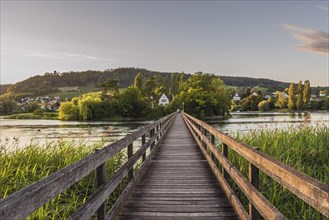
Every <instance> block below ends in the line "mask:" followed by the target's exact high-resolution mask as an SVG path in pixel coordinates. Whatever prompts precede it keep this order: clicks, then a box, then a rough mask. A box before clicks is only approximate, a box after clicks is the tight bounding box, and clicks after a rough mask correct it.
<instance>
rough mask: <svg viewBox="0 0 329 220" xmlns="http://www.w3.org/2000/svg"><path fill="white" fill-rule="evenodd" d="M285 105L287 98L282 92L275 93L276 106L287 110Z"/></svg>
mask: <svg viewBox="0 0 329 220" xmlns="http://www.w3.org/2000/svg"><path fill="white" fill-rule="evenodd" d="M287 104H288V101H287V98H286V96H285V93H284V92H277V101H276V105H277V106H278V107H279V108H281V109H283V108H287Z"/></svg>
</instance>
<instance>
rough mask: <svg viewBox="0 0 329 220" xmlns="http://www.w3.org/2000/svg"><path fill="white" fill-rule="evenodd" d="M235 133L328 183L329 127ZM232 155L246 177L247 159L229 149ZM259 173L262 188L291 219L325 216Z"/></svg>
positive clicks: (236, 189)
mask: <svg viewBox="0 0 329 220" xmlns="http://www.w3.org/2000/svg"><path fill="white" fill-rule="evenodd" d="M236 137H237V139H238V140H240V141H241V142H243V143H246V144H248V145H250V146H253V147H258V148H259V150H260V151H262V152H264V153H266V154H268V155H270V156H271V157H274V158H275V159H277V160H280V161H282V162H283V163H285V164H288V165H289V166H291V167H294V168H295V169H296V170H298V171H301V172H303V173H305V174H307V175H309V176H311V177H313V178H315V179H318V180H320V181H321V182H323V183H326V184H329V175H328V173H329V127H325V126H320V125H319V126H317V127H311V126H306V125H300V126H299V127H290V128H289V129H276V130H266V129H265V130H264V129H259V130H255V131H250V132H249V133H247V134H237V135H236ZM229 158H230V161H231V162H232V163H233V164H234V165H235V166H236V167H237V168H238V169H239V170H240V172H241V173H242V174H244V176H245V177H247V175H248V162H247V161H246V160H245V159H244V158H242V157H241V156H239V155H237V153H235V152H233V151H232V150H230V151H229ZM260 173H261V174H260V191H261V192H262V194H263V195H265V197H266V198H267V199H268V200H269V201H270V202H271V203H272V204H273V205H274V206H275V207H277V208H278V209H279V210H280V211H281V212H282V213H283V214H284V215H285V216H286V217H287V218H288V219H325V217H324V216H323V215H321V214H320V213H319V212H317V211H316V210H315V209H313V208H311V207H310V206H309V205H308V204H306V203H305V202H303V201H302V200H300V199H299V198H297V197H296V196H294V195H293V194H292V193H290V192H289V191H288V190H287V189H285V188H283V187H282V186H281V185H280V184H278V183H277V182H275V181H274V180H273V179H272V178H270V177H268V176H267V175H265V174H264V173H262V172H260ZM230 182H231V181H230ZM231 185H232V186H233V188H234V189H235V191H236V192H237V194H238V195H239V197H240V199H241V201H243V204H244V205H245V207H247V204H248V201H247V199H246V198H245V197H244V196H243V195H242V192H240V191H239V189H238V188H237V186H236V185H235V184H232V182H231Z"/></svg>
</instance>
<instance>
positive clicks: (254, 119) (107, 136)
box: [0, 112, 329, 147]
mask: <svg viewBox="0 0 329 220" xmlns="http://www.w3.org/2000/svg"><path fill="white" fill-rule="evenodd" d="M151 122H152V121H138V122H63V121H56V120H11V119H0V145H10V144H13V145H15V146H18V147H24V146H26V145H27V144H29V143H31V141H32V142H39V143H41V144H43V143H46V142H57V141H59V140H75V141H84V142H86V143H95V142H99V141H101V140H103V141H104V142H105V144H109V143H113V142H114V141H116V140H119V139H121V138H122V137H124V136H126V135H127V134H130V133H132V132H134V131H137V130H139V129H140V128H141V127H143V126H145V125H147V124H149V123H151ZM207 123H209V124H211V125H213V126H214V127H216V128H217V129H219V130H221V131H222V132H227V133H229V134H235V133H236V132H246V131H248V130H254V129H263V128H268V129H275V128H286V127H289V126H298V125H300V124H303V123H307V124H308V125H312V126H319V125H325V126H329V113H328V112H326V113H319V112H318V113H312V114H311V115H310V118H309V119H307V120H306V119H305V116H304V115H293V114H290V113H264V114H259V113H248V114H245V113H238V114H233V117H232V118H230V119H228V120H224V121H223V120H214V119H212V120H207Z"/></svg>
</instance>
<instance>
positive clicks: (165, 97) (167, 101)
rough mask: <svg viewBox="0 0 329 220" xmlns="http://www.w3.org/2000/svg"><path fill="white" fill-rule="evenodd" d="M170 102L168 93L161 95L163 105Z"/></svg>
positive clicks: (160, 101)
mask: <svg viewBox="0 0 329 220" xmlns="http://www.w3.org/2000/svg"><path fill="white" fill-rule="evenodd" d="M168 104H169V99H168V97H167V96H166V94H164V93H163V94H162V96H161V97H160V99H159V105H163V106H166V105H168Z"/></svg>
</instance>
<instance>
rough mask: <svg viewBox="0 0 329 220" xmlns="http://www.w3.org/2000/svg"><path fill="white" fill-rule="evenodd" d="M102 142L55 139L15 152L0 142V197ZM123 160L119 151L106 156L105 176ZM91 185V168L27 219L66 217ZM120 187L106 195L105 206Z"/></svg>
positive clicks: (93, 189)
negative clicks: (90, 143) (109, 156)
mask: <svg viewBox="0 0 329 220" xmlns="http://www.w3.org/2000/svg"><path fill="white" fill-rule="evenodd" d="M102 146H104V143H102V142H100V143H98V144H94V145H88V144H85V143H83V142H81V143H76V142H74V141H59V142H56V143H49V144H46V145H39V144H33V143H32V144H30V145H29V146H27V147H26V148H23V149H17V150H16V151H15V152H10V151H7V150H6V149H5V147H4V146H1V148H0V161H1V163H0V186H1V187H0V199H2V198H5V197H6V196H8V195H9V194H11V193H14V192H16V191H18V190H19V189H21V188H23V187H25V186H27V185H29V184H32V183H33V182H35V181H37V180H39V179H42V178H43V177H46V176H48V175H50V174H51V173H54V172H55V171H57V170H59V169H62V168H64V167H66V166H68V165H70V164H72V163H73V162H75V161H78V160H80V159H82V158H83V157H85V156H87V155H89V154H91V153H93V152H95V150H96V149H99V148H101V147H102ZM124 161H125V156H124V154H123V153H122V152H120V153H118V154H117V155H116V156H115V157H114V158H112V159H111V160H109V161H108V162H107V163H106V171H107V173H106V175H107V177H108V176H110V175H111V173H113V172H114V171H115V170H117V169H118V168H119V167H121V166H122V164H123V163H124ZM95 189H96V184H95V172H92V173H90V174H89V175H87V176H86V177H84V178H83V179H82V180H80V181H79V182H78V183H76V184H75V185H73V186H72V187H70V188H69V189H67V190H65V191H64V192H63V193H61V194H60V195H58V196H57V197H55V198H54V199H52V200H51V201H50V202H48V203H47V204H46V205H44V206H43V207H41V208H40V209H38V210H37V211H36V212H34V213H33V214H32V215H31V216H29V217H28V219H67V218H68V216H70V215H71V214H72V213H73V212H74V211H75V210H76V209H77V208H78V207H80V206H81V205H82V204H83V203H84V202H85V200H86V199H87V198H89V196H90V195H91V194H92V193H93V192H95ZM121 190H122V186H118V188H117V190H116V191H115V192H114V193H113V194H112V195H111V196H110V198H109V199H108V201H107V203H108V206H111V205H112V204H113V203H114V202H115V200H116V198H117V194H118V193H119V191H121Z"/></svg>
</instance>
